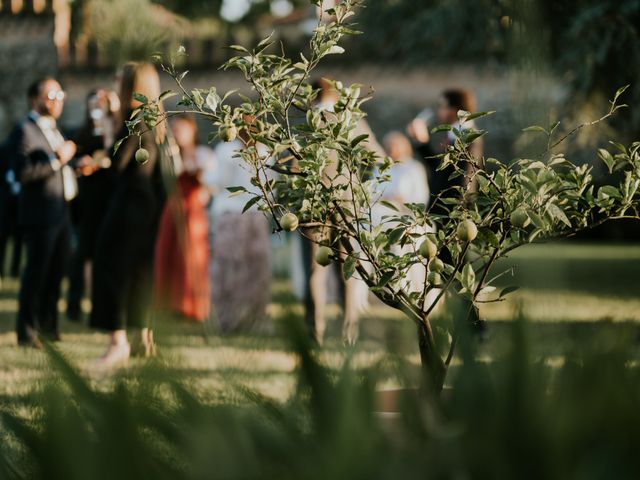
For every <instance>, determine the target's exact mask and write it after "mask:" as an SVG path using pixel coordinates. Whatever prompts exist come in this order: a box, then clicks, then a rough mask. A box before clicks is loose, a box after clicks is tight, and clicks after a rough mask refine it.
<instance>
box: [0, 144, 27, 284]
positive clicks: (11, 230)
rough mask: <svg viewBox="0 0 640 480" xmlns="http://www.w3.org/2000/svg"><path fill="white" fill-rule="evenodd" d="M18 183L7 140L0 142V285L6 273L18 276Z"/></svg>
mask: <svg viewBox="0 0 640 480" xmlns="http://www.w3.org/2000/svg"><path fill="white" fill-rule="evenodd" d="M19 193H20V184H19V183H18V181H17V179H16V178H15V173H14V171H13V169H12V168H11V158H10V155H9V145H8V141H7V142H5V143H3V144H0V286H2V279H3V277H5V276H6V273H7V271H8V275H9V276H11V277H13V278H18V276H19V275H20V261H21V260H22V234H21V233H20V228H19V227H18V194H19ZM9 241H11V242H12V245H11V246H12V258H11V264H10V266H9V269H8V270H6V269H5V267H6V266H5V263H6V257H7V251H8V247H9Z"/></svg>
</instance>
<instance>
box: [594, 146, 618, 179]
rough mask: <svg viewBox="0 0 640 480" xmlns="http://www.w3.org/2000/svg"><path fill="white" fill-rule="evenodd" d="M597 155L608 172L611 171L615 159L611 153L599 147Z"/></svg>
mask: <svg viewBox="0 0 640 480" xmlns="http://www.w3.org/2000/svg"><path fill="white" fill-rule="evenodd" d="M598 157H599V158H600V160H602V161H603V162H604V163H605V165H606V166H607V168H608V169H609V173H611V172H613V167H614V166H615V164H616V161H615V159H614V158H613V155H611V153H609V151H608V150H605V149H604V148H599V149H598Z"/></svg>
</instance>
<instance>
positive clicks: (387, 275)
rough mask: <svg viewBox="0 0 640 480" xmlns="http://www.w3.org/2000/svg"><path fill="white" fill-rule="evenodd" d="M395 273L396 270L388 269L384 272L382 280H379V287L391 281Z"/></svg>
mask: <svg viewBox="0 0 640 480" xmlns="http://www.w3.org/2000/svg"><path fill="white" fill-rule="evenodd" d="M394 275H395V272H394V271H393V270H388V271H387V272H385V273H383V274H382V276H381V277H380V281H379V282H378V285H376V286H377V287H379V288H382V287H384V286H386V285H387V283H389V282H390V281H391V279H392V278H393V276H394Z"/></svg>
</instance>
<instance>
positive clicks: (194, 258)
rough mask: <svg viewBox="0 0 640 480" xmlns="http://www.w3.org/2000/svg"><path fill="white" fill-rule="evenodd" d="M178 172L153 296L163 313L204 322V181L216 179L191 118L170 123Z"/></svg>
mask: <svg viewBox="0 0 640 480" xmlns="http://www.w3.org/2000/svg"><path fill="white" fill-rule="evenodd" d="M171 131H172V133H173V137H174V139H175V141H176V144H177V146H178V148H179V154H180V158H181V160H182V162H181V164H182V165H181V171H180V172H177V173H178V178H177V180H176V184H175V190H174V191H173V192H172V194H171V195H170V196H169V199H168V200H167V203H166V205H165V208H164V211H163V213H162V217H161V220H160V228H159V230H158V242H157V244H156V253H155V274H154V287H155V288H154V296H155V298H156V302H155V303H157V304H158V305H159V306H160V307H161V308H163V309H166V310H169V311H172V312H174V313H178V314H180V315H182V316H183V317H185V318H189V319H193V320H196V321H198V322H203V321H205V320H206V319H207V317H208V316H209V306H210V292H209V222H208V218H207V204H208V203H209V201H210V195H209V192H208V191H207V189H206V187H205V186H204V185H203V183H202V179H203V176H210V175H211V174H215V168H216V159H215V155H214V153H213V151H212V150H211V149H210V148H209V147H206V146H204V145H199V142H198V125H197V123H196V119H195V117H194V116H193V115H188V114H181V115H177V116H175V117H173V119H172V120H171Z"/></svg>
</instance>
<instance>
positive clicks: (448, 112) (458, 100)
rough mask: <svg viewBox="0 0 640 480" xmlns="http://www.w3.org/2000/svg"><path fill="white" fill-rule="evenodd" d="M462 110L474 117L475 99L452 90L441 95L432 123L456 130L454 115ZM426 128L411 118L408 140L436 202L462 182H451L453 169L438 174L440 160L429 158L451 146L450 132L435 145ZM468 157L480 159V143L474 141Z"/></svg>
mask: <svg viewBox="0 0 640 480" xmlns="http://www.w3.org/2000/svg"><path fill="white" fill-rule="evenodd" d="M460 110H464V111H465V112H469V113H474V112H475V111H476V99H475V96H474V95H473V93H471V92H470V91H469V90H465V89H462V88H452V89H448V90H445V91H444V92H442V94H441V96H440V99H439V100H438V109H437V113H436V121H437V123H438V124H440V125H443V124H446V125H453V126H454V127H456V128H457V127H460V126H461V125H460V121H459V119H458V112H459V111H460ZM473 126H474V125H473V122H465V124H464V125H462V127H463V128H468V129H470V128H473ZM429 128H430V125H429V124H428V119H426V118H424V116H422V115H420V116H418V117H417V118H415V119H414V120H413V121H412V122H411V123H410V124H409V126H408V127H407V131H408V133H409V136H410V137H411V138H412V140H413V142H414V146H415V149H416V151H417V153H418V157H419V158H420V160H421V161H422V162H423V164H424V166H425V167H426V168H427V172H428V178H429V190H430V192H431V201H432V203H433V201H434V200H436V199H437V198H439V196H440V195H442V194H444V193H445V192H447V190H449V189H450V188H451V187H454V186H461V185H462V182H463V181H464V179H463V178H462V177H457V178H454V179H451V178H450V177H451V174H452V173H453V172H454V169H453V167H451V166H450V167H447V168H445V169H443V170H438V167H439V166H440V158H433V157H434V156H435V155H438V154H440V153H443V152H444V151H445V149H446V147H447V146H449V145H452V144H453V142H455V135H454V134H453V132H448V133H447V135H446V137H445V138H444V139H443V141H441V142H436V141H433V140H432V139H431V136H430V135H429ZM471 154H472V155H473V158H475V159H477V160H480V159H481V157H482V142H481V139H477V140H476V141H475V142H474V143H473V144H472V146H471ZM432 211H439V209H438V205H434V206H433V207H432Z"/></svg>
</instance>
